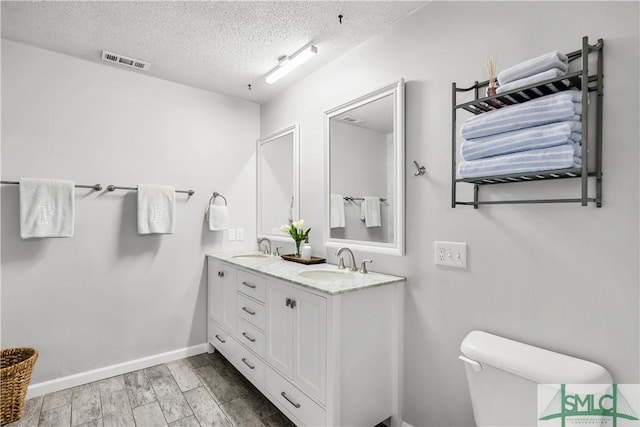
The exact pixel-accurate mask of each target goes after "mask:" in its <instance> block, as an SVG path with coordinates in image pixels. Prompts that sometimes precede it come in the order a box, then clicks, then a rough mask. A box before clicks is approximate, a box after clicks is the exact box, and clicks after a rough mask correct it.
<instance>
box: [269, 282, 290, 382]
mask: <svg viewBox="0 0 640 427" xmlns="http://www.w3.org/2000/svg"><path fill="white" fill-rule="evenodd" d="M291 297H292V293H291V287H290V286H289V285H286V284H284V283H281V282H276V281H270V282H269V286H268V289H267V333H266V336H267V362H269V363H270V364H271V366H273V367H274V368H276V369H277V370H278V371H280V372H281V373H282V374H283V375H285V376H287V377H288V378H293V310H292V309H291V307H290V304H288V303H287V302H288V301H290V300H291Z"/></svg>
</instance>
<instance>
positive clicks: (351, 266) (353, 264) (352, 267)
mask: <svg viewBox="0 0 640 427" xmlns="http://www.w3.org/2000/svg"><path fill="white" fill-rule="evenodd" d="M344 252H346V253H347V254H348V255H349V262H350V264H349V270H351V271H358V268H357V267H356V258H355V257H354V256H353V252H351V249H349V248H346V247H342V248H340V249H338V252H336V255H337V256H338V257H339V258H340V263H339V264H338V268H339V269H344V268H345V266H344V259H342V254H343V253H344Z"/></svg>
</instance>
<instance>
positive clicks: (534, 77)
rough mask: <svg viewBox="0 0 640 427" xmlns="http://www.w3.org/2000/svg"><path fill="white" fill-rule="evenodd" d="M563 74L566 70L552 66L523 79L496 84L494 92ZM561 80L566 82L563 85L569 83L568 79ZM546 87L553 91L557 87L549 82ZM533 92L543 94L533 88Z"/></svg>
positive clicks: (506, 90)
mask: <svg viewBox="0 0 640 427" xmlns="http://www.w3.org/2000/svg"><path fill="white" fill-rule="evenodd" d="M565 74H567V71H566V70H565V71H563V70H561V69H559V68H552V69H550V70H547V71H543V72H542V73H538V74H534V75H532V76H529V77H525V78H523V79H518V80H514V81H512V82H509V83H506V84H505V85H504V86H498V88H497V89H496V93H498V94H499V93H503V92H509V91H510V90H514V89H518V88H520V87H525V86H531V85H533V84H536V83H540V82H543V81H545V80H551V79H555V78H557V77H561V76H564V75H565ZM563 82H566V83H564V85H565V86H567V85H568V83H569V81H568V80H563ZM547 87H548V88H549V89H551V90H552V91H554V92H557V91H558V89H556V87H555V86H553V85H551V84H548V85H547ZM534 92H536V93H538V95H543V93H542V92H541V91H540V90H537V89H535V90H534Z"/></svg>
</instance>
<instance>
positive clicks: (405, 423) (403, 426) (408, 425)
mask: <svg viewBox="0 0 640 427" xmlns="http://www.w3.org/2000/svg"><path fill="white" fill-rule="evenodd" d="M402 427H413V426H412V425H411V424H409V423H408V422H406V421H403V422H402Z"/></svg>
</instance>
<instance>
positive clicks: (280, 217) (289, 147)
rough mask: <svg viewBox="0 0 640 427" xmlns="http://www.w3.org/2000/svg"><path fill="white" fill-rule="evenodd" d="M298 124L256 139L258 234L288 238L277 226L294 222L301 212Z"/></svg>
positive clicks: (277, 238)
mask: <svg viewBox="0 0 640 427" xmlns="http://www.w3.org/2000/svg"><path fill="white" fill-rule="evenodd" d="M298 135H299V132H298V125H297V124H295V125H292V126H289V127H287V128H285V129H282V130H280V131H278V132H275V133H273V134H271V135H268V136H265V137H263V138H260V139H258V141H257V152H256V154H257V165H258V168H257V190H258V191H257V219H258V220H257V230H256V231H257V236H258V238H260V237H267V238H269V239H271V240H281V241H288V240H291V237H289V235H288V234H284V233H282V232H281V231H280V226H281V225H282V224H286V223H288V222H290V221H297V220H298V216H299V212H300V202H299V200H300V197H299V194H298V193H299V166H298V144H299V142H298Z"/></svg>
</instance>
